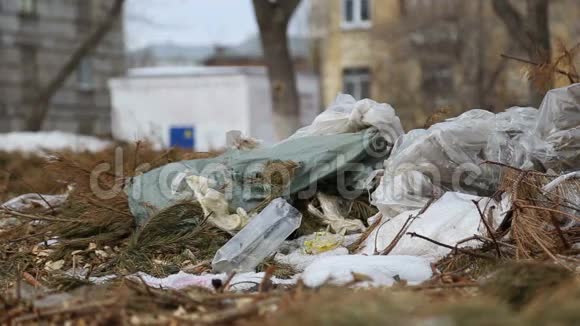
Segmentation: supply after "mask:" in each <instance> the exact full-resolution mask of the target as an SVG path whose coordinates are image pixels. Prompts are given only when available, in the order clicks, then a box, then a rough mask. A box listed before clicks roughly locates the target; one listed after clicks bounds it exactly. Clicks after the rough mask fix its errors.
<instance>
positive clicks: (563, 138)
mask: <svg viewBox="0 0 580 326" xmlns="http://www.w3.org/2000/svg"><path fill="white" fill-rule="evenodd" d="M535 133H536V134H537V135H538V136H539V137H540V138H541V139H542V140H543V141H544V142H546V143H547V146H548V149H547V150H546V157H545V159H544V165H545V166H546V168H552V169H555V170H558V171H572V170H577V169H579V168H580V84H573V85H570V86H567V87H563V88H557V89H553V90H551V91H549V92H548V93H547V94H546V96H545V97H544V100H543V101H542V104H541V105H540V113H539V116H538V119H537V123H536V128H535Z"/></svg>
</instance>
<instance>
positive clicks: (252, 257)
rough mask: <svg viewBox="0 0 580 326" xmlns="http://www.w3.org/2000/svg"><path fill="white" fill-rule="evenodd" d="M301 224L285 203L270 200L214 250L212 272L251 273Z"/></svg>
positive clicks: (300, 220)
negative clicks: (260, 210) (258, 212)
mask: <svg viewBox="0 0 580 326" xmlns="http://www.w3.org/2000/svg"><path fill="white" fill-rule="evenodd" d="M301 222H302V214H301V213H300V212H299V211H298V210H297V209H296V208H294V207H292V205H290V204H288V202H286V200H284V199H282V198H276V199H274V200H272V202H270V204H269V205H268V206H266V208H264V209H263V210H262V212H261V213H260V214H258V215H256V216H255V217H254V218H252V219H251V220H250V222H249V223H248V225H246V226H245V227H244V228H243V229H242V230H240V232H238V233H237V234H236V235H235V236H234V237H233V238H231V239H230V241H228V242H227V243H226V244H225V245H224V246H223V247H221V248H220V249H219V250H218V251H217V253H216V254H215V257H214V259H213V261H212V268H213V270H214V271H215V272H218V273H228V272H232V271H234V270H235V271H238V272H250V271H254V269H255V268H256V266H257V265H258V264H259V263H261V262H262V261H263V260H264V258H266V257H268V255H270V254H272V253H273V252H274V251H276V249H278V247H280V245H281V244H282V242H283V241H284V240H286V238H287V237H288V236H289V235H290V234H291V233H292V232H294V230H296V229H297V228H298V227H299V226H300V223H301Z"/></svg>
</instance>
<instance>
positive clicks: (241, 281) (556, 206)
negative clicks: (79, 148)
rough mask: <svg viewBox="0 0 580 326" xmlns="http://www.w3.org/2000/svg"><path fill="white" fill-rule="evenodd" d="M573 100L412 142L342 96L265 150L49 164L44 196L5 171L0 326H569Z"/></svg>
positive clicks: (91, 156)
mask: <svg viewBox="0 0 580 326" xmlns="http://www.w3.org/2000/svg"><path fill="white" fill-rule="evenodd" d="M579 90H580V84H573V85H570V86H567V87H564V88H560V89H555V90H552V91H550V92H548V94H547V95H546V98H545V99H544V102H543V103H542V105H541V107H540V109H539V110H536V109H534V108H522V107H515V108H510V109H508V110H506V111H505V112H501V113H497V114H496V113H491V112H487V111H483V110H471V111H467V112H465V113H463V114H461V115H459V116H458V117H455V118H451V119H447V120H444V121H440V120H441V119H440V118H436V119H435V118H434V119H432V121H430V122H429V126H428V128H426V129H417V130H412V131H410V132H408V133H404V132H403V130H402V127H401V125H400V121H399V119H398V117H397V116H396V113H395V111H394V109H393V108H392V107H390V106H388V105H386V104H379V103H376V102H374V101H371V100H362V101H356V100H354V98H352V97H350V96H346V95H341V96H339V97H338V98H337V100H336V102H335V103H334V104H332V105H331V107H330V108H329V109H328V110H327V111H325V112H324V113H322V114H321V115H319V116H318V117H317V118H316V119H315V120H314V122H313V123H312V124H311V125H310V126H307V127H305V128H303V129H300V130H299V131H297V132H296V134H294V135H293V136H291V137H290V138H289V139H287V140H285V141H283V142H281V143H279V144H276V145H274V146H272V147H262V146H258V142H257V141H255V140H252V139H245V138H243V137H241V135H240V134H236V133H233V134H231V135H230V138H231V139H230V145H231V148H230V149H229V150H228V151H227V152H225V153H223V154H219V153H187V152H171V151H170V152H159V151H155V150H153V149H152V148H149V147H148V145H146V144H140V143H138V144H136V145H134V146H133V147H129V148H130V149H131V150H128V151H124V152H123V153H121V154H120V155H122V157H121V158H122V162H121V163H120V164H121V165H122V169H121V170H122V171H120V172H117V171H115V172H110V171H105V172H103V173H101V174H99V175H98V176H97V177H96V180H95V178H94V175H93V179H91V175H92V174H91V171H93V168H95V167H96V166H97V165H98V164H102V163H103V162H117V160H118V161H121V160H120V159H119V157H118V156H116V155H117V153H115V152H114V150H113V149H112V148H110V147H106V149H105V150H104V151H102V152H97V153H90V152H83V153H74V152H68V153H65V154H63V155H55V156H51V158H50V168H49V169H48V170H50V171H52V172H51V173H54V174H55V175H56V176H57V179H58V186H54V185H55V184H57V182H56V181H55V183H54V184H51V187H48V186H42V187H40V189H42V192H41V193H43V194H42V195H41V193H39V192H37V191H39V190H37V189H28V190H27V191H22V192H19V193H20V194H22V193H25V194H24V195H20V196H16V197H15V196H9V195H12V194H15V195H18V194H16V192H15V191H14V189H25V188H16V187H14V185H13V184H12V182H13V180H14V179H16V177H15V175H13V174H12V171H8V174H7V177H6V178H4V179H1V180H0V181H2V180H5V181H6V180H7V182H8V183H7V184H4V188H2V189H9V188H10V189H11V190H10V191H7V192H5V193H3V196H4V197H3V200H4V199H5V198H12V199H10V200H8V201H6V202H5V203H4V204H2V206H0V289H2V290H5V291H3V293H5V294H1V295H0V323H16V324H18V323H32V322H46V323H65V322H69V321H75V322H78V323H125V324H128V323H132V324H143V323H163V324H177V323H194V324H225V323H231V322H238V321H242V320H244V321H246V322H250V323H251V322H252V321H263V322H266V323H276V324H280V323H279V321H280V320H279V319H278V318H286V320H285V321H284V322H287V323H290V322H291V324H295V323H302V322H306V323H312V322H316V323H328V324H335V323H338V321H340V322H342V323H349V322H353V323H354V322H355V321H356V322H359V323H360V321H361V320H364V321H365V322H369V323H373V322H374V323H377V324H379V323H380V324H387V323H396V324H402V323H411V324H412V323H413V322H416V323H417V324H425V323H432V322H433V321H436V322H437V321H439V320H442V321H444V323H445V324H447V323H452V324H453V323H457V324H466V323H471V322H474V321H477V320H484V319H481V318H489V319H485V320H486V321H488V320H489V321H490V322H489V323H490V324H497V323H499V321H501V322H504V321H506V320H510V321H512V322H513V323H515V324H528V323H530V322H531V321H536V320H542V321H545V322H546V323H548V321H551V320H566V321H567V320H572V321H574V322H575V321H576V320H577V317H578V313H577V312H576V310H577V309H573V308H572V304H571V303H575V304H577V301H578V300H577V299H578V293H580V290H579V289H580V284H579V283H578V282H577V280H576V278H577V273H578V272H579V271H580V224H579V221H580V181H579V180H578V177H579V172H577V171H579V170H580V164H579V162H580V157H579V156H578V153H580V145H579V144H580V136H579V135H578V132H577V129H578V125H579V124H580V93H579ZM218 154H219V155H218ZM17 156H18V155H17V154H15V156H14V157H17ZM7 157H8V158H9V156H7ZM17 159H18V160H19V162H21V160H23V158H22V157H20V156H18V158H17ZM43 160H44V161H46V157H44V158H43ZM18 164H19V165H20V163H18ZM353 166H354V168H353ZM91 180H92V182H91ZM95 182H96V184H97V185H98V186H99V187H100V188H101V189H106V190H107V191H110V193H112V195H111V196H102V194H97V193H95V191H93V190H94V186H95ZM27 183H28V181H27ZM72 185H74V187H73V186H72ZM0 186H2V184H0ZM67 186H69V187H70V189H69V191H68V192H66V193H65V194H63V192H64V190H65V189H66V187H67ZM11 187H12V188H11ZM19 187H23V185H19ZM29 188H30V187H29ZM46 189H53V190H52V191H45V190H46ZM44 193H51V194H47V195H44ZM52 194H57V195H52ZM58 194H60V195H58ZM107 194H109V192H107ZM352 287H365V288H367V289H366V290H365V291H352V290H351V289H350V288H352ZM385 287H389V288H388V290H386V289H384V288H385ZM373 288H381V289H373ZM88 293H90V297H89V295H88ZM419 293H420V294H419ZM427 299H433V300H427ZM337 305H339V306H337ZM560 306H561V308H560ZM385 309H386V311H385ZM555 311H561V312H562V313H561V314H560V315H558V314H557V313H555ZM296 312H299V314H297V313H296ZM292 314H294V315H292ZM289 316H295V317H289ZM543 316H551V317H549V319H548V317H543ZM337 318H338V319H337ZM478 318H480V319H478ZM574 318H576V319H574ZM574 322H572V324H573V323H574ZM281 323H282V324H283V322H281Z"/></svg>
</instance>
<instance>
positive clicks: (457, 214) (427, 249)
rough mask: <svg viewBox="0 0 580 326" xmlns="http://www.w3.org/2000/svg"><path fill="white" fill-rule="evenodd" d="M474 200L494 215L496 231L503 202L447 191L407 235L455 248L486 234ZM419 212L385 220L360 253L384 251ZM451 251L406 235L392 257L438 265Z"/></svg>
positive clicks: (471, 243) (413, 223) (469, 244)
mask: <svg viewBox="0 0 580 326" xmlns="http://www.w3.org/2000/svg"><path fill="white" fill-rule="evenodd" d="M473 200H475V201H477V202H478V206H479V207H480V209H481V211H482V212H484V216H486V217H487V216H490V215H491V216H492V220H491V221H489V224H490V227H491V229H493V230H495V229H496V228H497V226H498V225H499V223H501V220H502V216H503V214H504V213H505V212H503V211H501V210H500V209H498V208H499V207H500V203H496V202H494V201H493V200H492V199H490V198H486V197H477V196H472V195H467V194H462V193H456V192H447V193H445V195H443V197H441V198H440V199H438V200H437V201H435V202H433V203H432V204H431V206H429V208H428V209H427V210H426V211H425V212H424V213H423V214H421V215H420V216H418V217H417V218H415V219H412V220H411V221H410V223H411V224H410V226H409V228H408V229H407V231H406V232H415V233H417V234H420V235H422V236H425V237H427V238H430V239H433V240H435V241H439V242H442V243H445V244H448V245H451V246H455V245H456V244H457V243H458V242H460V241H462V240H464V239H467V238H469V237H472V236H473V235H486V234H487V230H486V228H485V225H484V224H483V222H482V221H481V216H480V215H479V212H478V210H477V208H476V207H475V204H474V203H473ZM492 208H493V209H492ZM419 211H420V210H419V209H417V210H412V211H406V212H403V213H401V214H399V215H397V216H396V217H394V218H389V217H383V218H382V220H381V223H380V224H379V226H378V227H377V228H376V229H375V230H373V232H371V234H370V235H369V237H368V238H367V239H366V241H365V242H364V244H363V245H364V247H363V248H362V250H361V252H360V253H361V254H367V255H374V254H376V253H378V252H381V251H383V250H384V249H385V248H386V247H387V246H389V245H390V244H391V242H392V241H393V240H394V239H395V237H396V236H397V234H398V233H399V232H400V231H401V229H402V228H403V225H404V224H405V222H407V220H408V219H409V217H410V216H417V214H418V213H419ZM479 244H480V242H478V241H476V240H470V241H467V242H464V243H462V244H460V245H459V247H475V246H478V245H479ZM450 252H451V249H448V248H445V247H441V246H439V245H436V244H434V243H431V242H429V241H426V240H424V239H421V238H417V237H411V236H409V235H407V234H404V235H403V236H402V237H401V238H400V240H399V241H398V242H397V243H396V245H395V247H394V248H393V249H392V250H391V252H390V254H392V255H410V256H417V257H423V258H425V259H427V260H428V261H431V262H435V261H437V260H439V259H441V258H443V257H444V256H446V255H447V254H449V253H450Z"/></svg>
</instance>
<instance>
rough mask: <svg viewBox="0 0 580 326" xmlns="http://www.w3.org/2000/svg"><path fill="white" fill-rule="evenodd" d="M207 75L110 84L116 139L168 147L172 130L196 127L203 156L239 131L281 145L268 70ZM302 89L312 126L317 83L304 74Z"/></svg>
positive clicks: (218, 71)
mask: <svg viewBox="0 0 580 326" xmlns="http://www.w3.org/2000/svg"><path fill="white" fill-rule="evenodd" d="M202 70H203V71H202V72H200V73H187V72H185V73H183V74H181V75H179V74H177V75H175V74H174V75H163V74H159V75H153V74H150V75H141V76H135V75H133V76H131V75H130V76H128V77H123V78H117V79H113V80H111V82H110V87H111V92H112V129H113V136H114V138H116V139H120V140H124V141H130V142H132V141H136V140H139V139H148V140H150V141H152V142H153V143H155V144H157V145H159V146H162V147H167V146H168V145H169V130H170V128H171V127H179V126H193V127H194V128H195V139H196V148H195V149H196V150H198V151H208V150H212V149H219V148H223V147H224V146H225V142H226V133H227V132H228V131H230V130H240V131H242V132H243V133H244V134H245V135H249V136H252V137H256V138H258V139H262V140H263V141H264V143H265V144H272V143H275V142H276V141H277V139H275V137H274V127H273V126H272V104H271V99H270V88H269V83H268V78H267V75H266V72H265V69H263V68H250V69H240V70H239V71H236V68H235V67H227V68H225V69H223V67H207V68H202ZM226 70H229V72H225V71H226ZM298 84H299V92H300V94H301V98H302V99H303V101H302V103H303V112H304V114H303V117H304V119H305V120H307V122H306V123H310V122H311V121H312V119H313V118H314V116H315V115H316V114H317V113H318V108H319V103H318V100H316V99H317V98H318V88H317V87H316V86H317V84H318V80H317V78H315V77H314V76H312V75H305V76H302V75H301V74H299V75H298ZM313 99H314V100H313Z"/></svg>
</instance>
